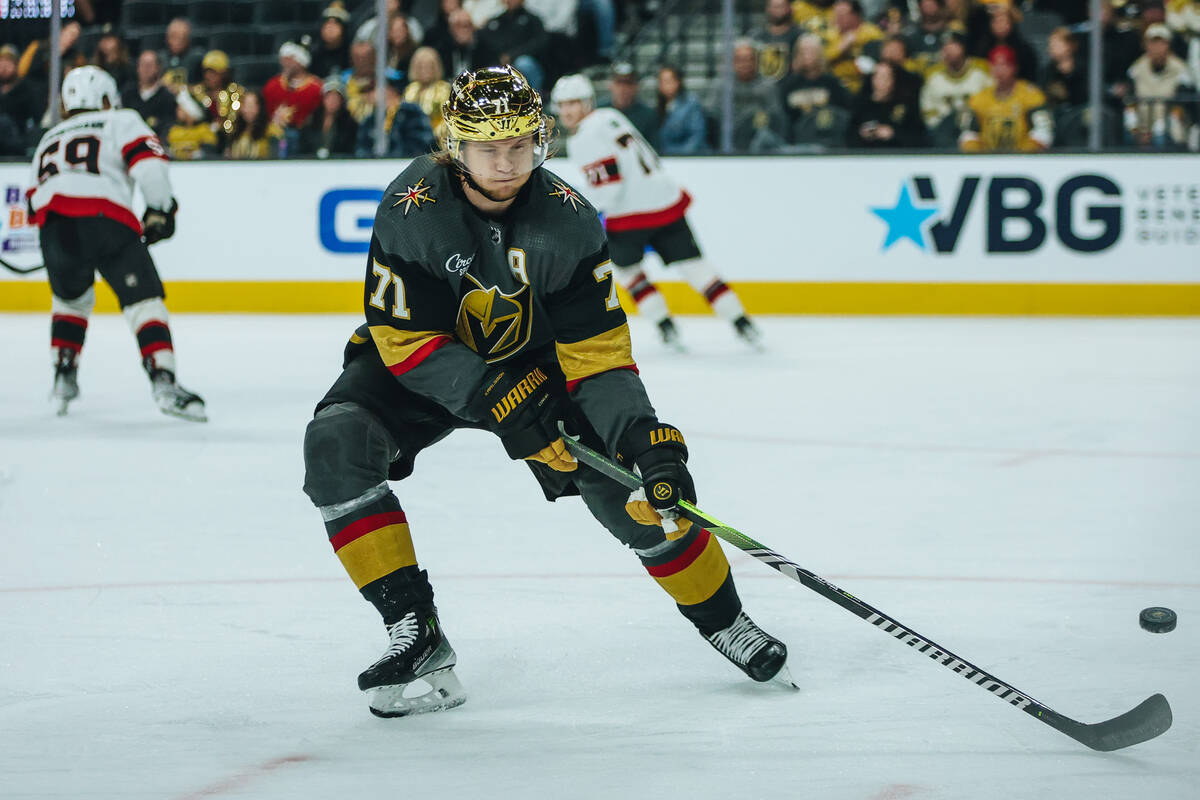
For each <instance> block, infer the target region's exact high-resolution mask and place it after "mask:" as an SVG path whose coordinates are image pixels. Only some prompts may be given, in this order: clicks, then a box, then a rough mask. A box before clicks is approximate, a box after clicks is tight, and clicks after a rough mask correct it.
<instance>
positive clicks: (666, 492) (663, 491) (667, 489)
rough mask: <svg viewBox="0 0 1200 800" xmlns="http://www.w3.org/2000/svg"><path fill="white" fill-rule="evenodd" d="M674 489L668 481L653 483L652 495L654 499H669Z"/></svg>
mask: <svg viewBox="0 0 1200 800" xmlns="http://www.w3.org/2000/svg"><path fill="white" fill-rule="evenodd" d="M674 491H675V490H674V489H672V488H671V484H669V483H656V484H654V497H655V499H656V500H670V499H671V495H672V494H673V493H674Z"/></svg>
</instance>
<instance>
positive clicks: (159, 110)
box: [121, 50, 176, 142]
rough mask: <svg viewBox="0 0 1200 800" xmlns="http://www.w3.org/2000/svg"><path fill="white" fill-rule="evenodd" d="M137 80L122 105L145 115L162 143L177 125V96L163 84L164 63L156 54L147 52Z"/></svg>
mask: <svg viewBox="0 0 1200 800" xmlns="http://www.w3.org/2000/svg"><path fill="white" fill-rule="evenodd" d="M136 73H137V77H136V78H135V80H134V82H133V85H132V86H129V87H128V88H126V89H125V91H124V92H122V93H121V105H123V106H125V107H126V108H132V109H133V110H134V111H136V112H138V113H139V114H141V115H142V119H144V120H146V124H147V125H149V126H150V129H151V130H153V131H154V133H155V134H156V135H157V136H158V138H159V139H161V140H162V141H164V142H165V141H166V140H167V130H168V129H169V128H170V127H171V125H172V124H173V123H174V122H175V105H176V101H175V95H174V93H172V92H171V90H169V89H168V88H167V87H166V86H165V85H164V84H163V81H162V76H163V71H162V63H161V62H160V61H159V60H158V53H157V52H155V51H154V50H143V51H142V54H141V55H140V56H138V60H137V70H136Z"/></svg>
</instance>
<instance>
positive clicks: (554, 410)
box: [470, 367, 579, 472]
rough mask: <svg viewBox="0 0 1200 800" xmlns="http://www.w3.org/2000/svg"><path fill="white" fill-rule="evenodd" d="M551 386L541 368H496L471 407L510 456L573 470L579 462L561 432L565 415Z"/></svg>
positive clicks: (556, 469)
mask: <svg viewBox="0 0 1200 800" xmlns="http://www.w3.org/2000/svg"><path fill="white" fill-rule="evenodd" d="M549 388H550V386H549V379H548V378H547V377H546V373H545V372H543V371H542V370H541V368H539V367H522V368H520V369H513V368H512V367H497V368H495V369H493V370H492V371H491V372H489V373H488V374H487V376H486V377H485V378H484V379H483V383H482V384H480V386H479V392H478V394H477V395H476V396H475V399H474V400H473V401H472V402H471V406H470V410H471V413H472V414H473V415H474V416H475V417H476V418H477V419H479V420H481V421H482V422H483V423H484V424H485V425H487V426H488V429H489V430H491V431H492V433H494V434H496V435H497V436H499V437H500V442H501V443H502V444H503V445H504V451H505V452H506V453H508V457H509V458H511V459H514V460H520V459H528V460H530V461H540V462H541V463H543V464H545V465H546V466H548V467H550V468H551V469H553V470H555V471H557V472H572V471H574V470H575V468H576V467H578V466H579V464H578V463H577V462H576V461H575V457H574V456H572V455H571V454H570V453H568V452H567V446H566V444H564V443H563V440H562V437H561V436H560V435H559V434H558V421H559V419H561V418H562V415H561V413H560V410H559V401H558V399H557V398H555V397H554V395H552V394H551V393H550V391H549Z"/></svg>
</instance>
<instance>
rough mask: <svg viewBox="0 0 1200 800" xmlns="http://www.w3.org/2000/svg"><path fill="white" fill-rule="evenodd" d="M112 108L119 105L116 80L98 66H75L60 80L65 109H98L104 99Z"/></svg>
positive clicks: (100, 107)
mask: <svg viewBox="0 0 1200 800" xmlns="http://www.w3.org/2000/svg"><path fill="white" fill-rule="evenodd" d="M105 100H108V104H109V105H110V106H112V107H113V108H117V107H119V106H120V105H121V95H120V93H119V92H118V91H117V82H116V81H114V80H113V79H112V76H111V75H109V74H108V73H107V72H105V71H104V70H102V69H100V68H99V67H93V66H90V65H89V66H86V67H76V68H75V69H73V70H71V71H70V72H68V73H67V75H66V77H65V78H63V82H62V103H63V108H65V109H66V110H67V111H82V110H86V109H94V110H97V111H98V110H100V109H102V108H104V101H105Z"/></svg>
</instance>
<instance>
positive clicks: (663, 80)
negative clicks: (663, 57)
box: [651, 66, 709, 156]
mask: <svg viewBox="0 0 1200 800" xmlns="http://www.w3.org/2000/svg"><path fill="white" fill-rule="evenodd" d="M657 105H658V139H657V141H656V142H652V143H651V144H652V145H653V146H654V149H655V150H657V151H658V152H659V153H660V154H661V155H664V156H688V155H700V154H703V153H707V152H709V146H708V122H707V120H706V118H705V116H704V109H703V107H702V106H701V105H700V100H699V99H697V97H696V95H694V94H692V93H691V92H689V91H688V90H687V89H685V88H684V86H683V73H682V72H680V71H679V68H678V67H675V66H664V67H662V68H661V69H659V71H658V104H657Z"/></svg>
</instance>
